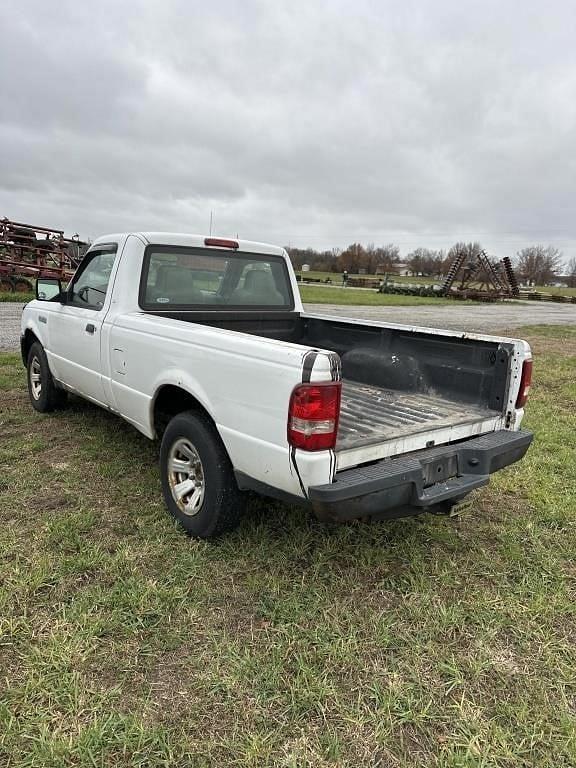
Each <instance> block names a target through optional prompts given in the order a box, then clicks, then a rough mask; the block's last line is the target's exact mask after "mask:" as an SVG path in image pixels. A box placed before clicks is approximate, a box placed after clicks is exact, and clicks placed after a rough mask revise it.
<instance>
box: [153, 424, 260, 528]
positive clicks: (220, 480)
mask: <svg viewBox="0 0 576 768" xmlns="http://www.w3.org/2000/svg"><path fill="white" fill-rule="evenodd" d="M160 472H161V478H162V491H163V494H164V501H165V502H166V506H167V507H168V509H169V510H170V512H171V513H172V515H173V516H174V517H175V518H176V519H177V520H178V521H179V522H180V523H181V525H182V526H183V527H184V528H185V529H186V531H188V533H189V534H191V535H192V536H196V537H198V538H201V539H210V538H214V537H216V536H219V535H220V534H222V533H225V532H227V531H231V530H233V529H234V528H235V527H236V526H237V525H238V523H239V522H240V519H241V517H242V514H243V512H244V507H245V504H246V501H245V497H244V494H243V493H241V492H240V491H239V490H238V486H237V484H236V479H235V477H234V472H233V470H232V465H231V463H230V459H229V458H228V454H227V453H226V449H225V448H224V445H223V444H222V441H221V439H220V436H219V435H218V433H217V431H216V429H215V428H214V425H213V424H212V422H211V421H210V419H209V418H208V417H206V416H205V415H204V414H201V413H196V412H194V411H186V412H185V413H180V414H178V416H175V417H174V418H173V419H172V421H171V422H170V423H169V424H168V426H167V428H166V431H165V432H164V436H163V438H162V445H161V448H160Z"/></svg>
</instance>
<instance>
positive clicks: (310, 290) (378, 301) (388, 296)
mask: <svg viewBox="0 0 576 768" xmlns="http://www.w3.org/2000/svg"><path fill="white" fill-rule="evenodd" d="M300 296H301V297H302V301H303V302H304V303H306V304H355V305H362V306H374V307H380V306H381V307H392V306H404V307H407V306H409V307H416V306H421V305H423V304H433V305H434V306H441V305H443V304H444V305H447V306H455V307H457V306H459V305H460V304H475V303H476V302H472V301H465V302H462V301H455V300H454V299H443V298H435V297H434V296H402V295H400V294H397V293H378V292H377V291H375V290H373V291H369V290H366V289H363V288H323V287H320V286H314V285H300Z"/></svg>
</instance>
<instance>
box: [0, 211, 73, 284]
mask: <svg viewBox="0 0 576 768" xmlns="http://www.w3.org/2000/svg"><path fill="white" fill-rule="evenodd" d="M87 248H88V243H85V242H83V241H82V240H80V238H79V237H78V235H74V236H73V237H65V236H64V231H63V230H60V229H51V228H49V227H36V226H32V225H31V224H22V223H21V222H17V221H10V220H9V219H6V218H4V219H0V291H9V292H12V291H16V292H19V293H27V292H30V291H33V290H34V283H33V281H34V280H36V279H37V278H38V277H53V278H58V279H60V280H63V281H68V280H69V279H70V278H71V277H72V275H73V274H74V271H75V270H76V267H77V266H78V264H79V263H80V260H81V258H82V256H83V255H84V253H85V252H86V250H87Z"/></svg>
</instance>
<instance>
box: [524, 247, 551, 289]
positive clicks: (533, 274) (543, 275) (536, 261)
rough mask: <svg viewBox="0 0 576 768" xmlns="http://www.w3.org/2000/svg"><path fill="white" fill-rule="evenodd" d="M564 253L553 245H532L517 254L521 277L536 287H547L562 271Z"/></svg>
mask: <svg viewBox="0 0 576 768" xmlns="http://www.w3.org/2000/svg"><path fill="white" fill-rule="evenodd" d="M561 266H562V252H561V251H559V250H558V248H554V247H553V246H552V245H549V246H547V247H546V246H544V245H530V246H528V247H527V248H522V250H521V251H518V253H517V254H516V268H517V270H518V273H519V275H520V277H521V278H522V279H523V280H525V281H527V282H529V283H532V284H534V285H546V284H547V283H549V282H550V281H551V280H552V279H553V278H554V275H555V274H556V273H557V272H558V270H559V269H561Z"/></svg>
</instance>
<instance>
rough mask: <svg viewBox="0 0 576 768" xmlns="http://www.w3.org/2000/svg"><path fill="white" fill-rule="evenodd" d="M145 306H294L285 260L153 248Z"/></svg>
mask: <svg viewBox="0 0 576 768" xmlns="http://www.w3.org/2000/svg"><path fill="white" fill-rule="evenodd" d="M140 305H141V306H142V307H143V308H144V309H167V308H168V307H171V308H173V307H177V308H180V309H181V308H194V309H196V308H198V309H222V308H223V307H230V308H240V309H248V308H250V307H255V308H277V309H293V307H294V302H293V298H292V289H291V286H290V279H289V275H288V270H287V268H286V263H285V261H284V259H283V258H282V257H280V256H267V255H264V256H262V255H260V254H254V253H237V252H234V253H230V252H222V251H218V250H211V249H207V248H182V247H176V246H165V245H151V246H148V248H147V249H146V254H145V257H144V266H143V270H142V281H141V285H140Z"/></svg>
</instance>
